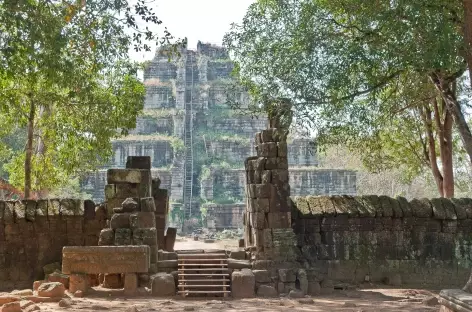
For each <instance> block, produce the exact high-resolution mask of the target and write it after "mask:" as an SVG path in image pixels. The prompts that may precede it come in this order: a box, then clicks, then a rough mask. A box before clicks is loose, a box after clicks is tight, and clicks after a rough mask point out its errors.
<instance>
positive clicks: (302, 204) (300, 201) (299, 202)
mask: <svg viewBox="0 0 472 312" xmlns="http://www.w3.org/2000/svg"><path fill="white" fill-rule="evenodd" d="M293 201H294V203H295V205H296V206H297V210H298V212H299V214H300V216H301V217H304V216H308V215H310V207H309V206H308V202H307V201H306V198H305V197H303V196H297V197H295V198H294V200H293Z"/></svg>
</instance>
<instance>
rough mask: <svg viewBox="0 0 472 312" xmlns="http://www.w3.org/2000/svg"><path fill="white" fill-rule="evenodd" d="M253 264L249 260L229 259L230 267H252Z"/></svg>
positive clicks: (237, 268)
mask: <svg viewBox="0 0 472 312" xmlns="http://www.w3.org/2000/svg"><path fill="white" fill-rule="evenodd" d="M251 268H252V264H251V262H250V261H249V260H236V259H228V269H236V270H240V269H251Z"/></svg>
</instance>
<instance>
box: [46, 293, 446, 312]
mask: <svg viewBox="0 0 472 312" xmlns="http://www.w3.org/2000/svg"><path fill="white" fill-rule="evenodd" d="M413 292H416V291H413ZM421 292H422V294H413V295H412V294H411V293H412V291H409V290H398V289H364V290H362V291H356V290H353V291H335V293H334V294H333V295H330V296H320V297H312V298H311V299H313V302H312V303H301V302H299V300H298V299H289V298H284V297H281V298H274V299H259V298H257V299H242V300H233V299H227V300H224V299H216V300H214V299H207V300H203V299H202V300H195V299H180V298H172V299H170V298H169V299H156V298H152V297H141V298H124V297H122V296H120V295H119V293H118V292H113V293H105V292H100V294H94V295H92V296H91V297H87V298H81V299H79V298H75V299H73V301H74V303H73V305H72V306H71V307H70V308H60V307H59V306H58V304H57V303H44V304H40V307H41V311H83V312H86V311H90V312H91V311H123V312H150V311H161V312H167V311H168V312H170V311H172V312H174V311H199V312H209V311H212V312H214V311H228V312H240V311H245V312H274V311H284V312H288V310H290V311H333V312H338V311H339V312H341V311H343V312H348V311H349V312H361V311H362V312H374V311H375V312H397V311H398V312H400V311H402V312H413V311H414V312H426V311H428V312H429V311H438V309H439V308H438V306H435V307H428V306H425V305H423V304H422V303H421V301H422V299H423V298H425V297H426V296H427V295H428V294H430V293H429V292H426V291H421ZM305 300H306V298H305Z"/></svg>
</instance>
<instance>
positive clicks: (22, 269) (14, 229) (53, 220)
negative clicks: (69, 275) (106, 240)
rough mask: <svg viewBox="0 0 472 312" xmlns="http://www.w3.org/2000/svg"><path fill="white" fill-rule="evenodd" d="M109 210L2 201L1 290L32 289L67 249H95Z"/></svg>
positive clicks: (85, 204) (75, 203) (67, 202)
mask: <svg viewBox="0 0 472 312" xmlns="http://www.w3.org/2000/svg"><path fill="white" fill-rule="evenodd" d="M105 226H106V210H105V208H104V207H103V208H102V207H97V208H96V207H95V204H94V203H93V202H92V201H83V200H75V199H61V200H59V199H50V200H38V201H33V200H28V201H16V202H13V201H0V291H3V290H12V289H15V288H16V289H22V288H31V287H32V283H33V281H34V280H37V279H41V278H43V266H44V265H46V264H50V263H54V262H60V261H61V255H62V247H64V246H96V245H97V244H98V235H99V233H100V230H101V229H102V228H104V227H105Z"/></svg>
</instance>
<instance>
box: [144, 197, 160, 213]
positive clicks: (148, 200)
mask: <svg viewBox="0 0 472 312" xmlns="http://www.w3.org/2000/svg"><path fill="white" fill-rule="evenodd" d="M140 206H141V211H142V212H154V211H156V205H155V203H154V198H153V197H144V198H141V199H140Z"/></svg>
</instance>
